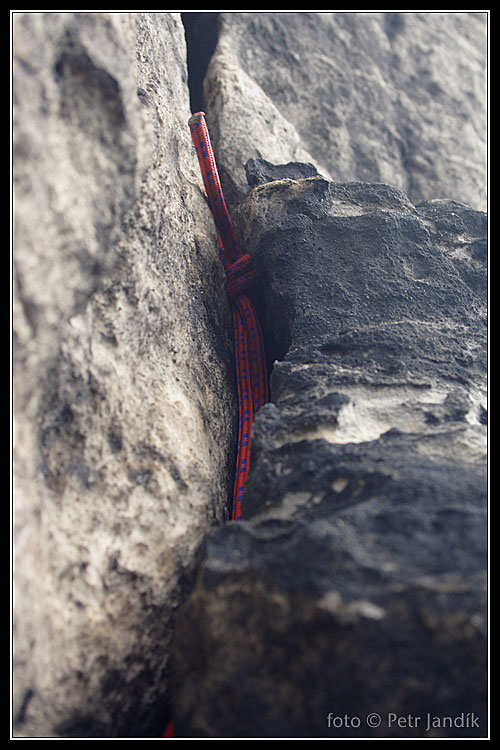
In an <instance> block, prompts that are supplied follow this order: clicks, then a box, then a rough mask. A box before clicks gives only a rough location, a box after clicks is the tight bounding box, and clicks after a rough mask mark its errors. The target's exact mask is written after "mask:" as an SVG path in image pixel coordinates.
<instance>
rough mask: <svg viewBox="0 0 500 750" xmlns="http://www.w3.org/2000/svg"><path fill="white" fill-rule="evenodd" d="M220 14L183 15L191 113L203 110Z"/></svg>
mask: <svg viewBox="0 0 500 750" xmlns="http://www.w3.org/2000/svg"><path fill="white" fill-rule="evenodd" d="M219 15H220V14H219V13H181V18H182V22H183V24H184V32H185V35H186V46H187V66H188V86H189V97H190V103H191V112H199V111H200V110H203V107H204V98H203V81H204V78H205V73H206V72H207V68H208V64H209V62H210V60H211V58H212V55H213V53H214V51H215V46H216V44H217V36H218V30H219Z"/></svg>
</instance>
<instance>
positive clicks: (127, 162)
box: [13, 13, 236, 737]
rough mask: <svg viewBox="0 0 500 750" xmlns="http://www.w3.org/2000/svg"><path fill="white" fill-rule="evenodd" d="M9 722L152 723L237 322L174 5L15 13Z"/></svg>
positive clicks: (228, 395) (221, 476) (221, 454)
mask: <svg viewBox="0 0 500 750" xmlns="http://www.w3.org/2000/svg"><path fill="white" fill-rule="evenodd" d="M13 45H14V214H15V215H14V220H15V226H14V240H15V247H14V257H13V261H14V282H15V287H14V292H15V301H14V388H15V393H14V407H15V411H14V428H15V431H14V491H15V494H14V503H15V505H14V656H13V672H14V674H13V677H14V703H13V716H14V733H15V735H16V736H28V737H33V736H77V737H84V736H102V737H106V736H108V737H120V736H121V737H127V736H137V735H139V736H160V734H161V732H162V730H163V728H164V726H165V723H166V720H167V718H168V703H167V696H168V690H169V680H168V668H169V664H168V649H169V643H170V638H171V629H172V624H171V623H172V616H173V613H174V612H175V609H176V607H177V605H178V602H179V601H180V600H182V597H183V596H184V595H185V591H186V585H187V582H188V581H189V580H190V576H191V571H192V567H193V564H194V555H195V550H196V548H197V545H198V544H199V541H200V539H201V537H202V535H203V534H204V532H205V531H206V530H207V529H208V528H210V526H211V525H212V524H213V523H214V522H220V521H221V520H224V519H225V518H226V512H227V510H226V506H227V501H228V498H229V495H230V484H231V473H232V471H233V455H234V431H235V418H236V406H235V396H234V382H233V380H234V378H233V364H232V341H231V319H230V314H229V308H228V306H227V303H226V301H225V295H224V291H223V289H224V278H223V271H222V269H221V267H220V264H219V260H218V257H217V243H216V236H215V230H214V228H213V223H212V220H211V217H210V212H209V209H208V207H207V205H206V203H205V201H204V199H203V197H202V191H203V186H202V182H201V177H200V175H199V171H198V165H197V161H196V158H195V155H194V151H193V147H192V143H191V140H190V136H189V130H188V128H187V120H188V118H189V114H190V111H189V93H188V88H187V70H186V48H185V39H184V29H183V26H182V23H181V18H180V15H179V14H175V13H145V14H141V13H138V14H136V13H132V14H128V13H124V14H108V13H33V14H32V13H20V14H18V13H16V14H15V15H14V35H13Z"/></svg>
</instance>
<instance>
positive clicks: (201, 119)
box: [189, 112, 268, 521]
mask: <svg viewBox="0 0 500 750" xmlns="http://www.w3.org/2000/svg"><path fill="white" fill-rule="evenodd" d="M189 128H190V131H191V137H192V140H193V144H194V147H195V150H196V155H197V157H198V162H199V165H200V170H201V175H202V178H203V184H204V186H205V190H206V193H207V197H208V203H209V206H210V210H211V212H212V216H213V219H214V222H215V226H216V228H217V234H218V242H219V254H220V258H221V261H222V264H223V266H224V270H225V272H226V276H227V283H226V293H227V296H228V299H229V302H230V304H231V309H232V314H233V326H234V353H235V361H236V385H237V389H238V411H239V423H238V450H237V457H236V473H235V480H234V488H233V509H232V520H233V521H241V520H242V519H243V512H242V500H243V495H244V492H245V486H246V481H247V478H248V472H249V469H250V447H251V435H252V424H253V419H254V417H255V415H256V413H257V412H258V410H259V409H260V408H261V407H262V406H263V405H264V404H265V403H266V402H267V400H268V391H267V368H266V359H265V354H264V343H263V337H262V330H261V327H260V324H259V320H258V317H257V313H256V311H255V307H254V305H253V302H252V300H251V299H250V297H249V296H248V295H247V294H246V291H247V290H248V289H249V288H250V287H251V286H254V285H255V284H256V282H257V281H258V274H257V271H256V270H255V269H254V267H253V265H252V259H251V257H250V255H248V253H243V252H242V250H241V248H240V246H239V244H238V240H237V238H236V233H235V231H234V227H233V223H232V221H231V217H230V215H229V211H228V209H227V206H226V201H225V200H224V194H223V192H222V186H221V183H220V179H219V173H218V171H217V165H216V162H215V156H214V152H213V149H212V144H211V142H210V136H209V133H208V128H207V124H206V122H205V113H204V112H196V113H195V114H193V115H192V116H191V117H190V118H189Z"/></svg>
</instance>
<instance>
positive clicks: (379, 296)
mask: <svg viewBox="0 0 500 750" xmlns="http://www.w3.org/2000/svg"><path fill="white" fill-rule="evenodd" d="M259 168H260V166H259V165H258V164H257V165H255V164H254V165H253V167H252V170H253V173H258V171H259ZM264 169H266V170H267V166H266V165H264ZM276 173H277V174H279V170H277V172H276ZM238 220H239V225H240V229H241V232H242V235H243V238H244V242H245V244H246V247H247V249H248V250H249V251H250V252H251V253H252V255H253V256H254V260H255V263H256V265H257V266H258V267H259V269H260V271H261V275H262V278H263V283H264V289H265V293H266V304H267V311H268V314H267V318H266V320H265V328H266V335H267V340H268V343H269V347H270V351H271V358H272V359H275V360H277V361H275V362H274V367H273V372H272V376H271V394H272V403H270V404H268V405H266V406H264V407H263V409H261V411H260V412H259V414H258V416H257V419H256V421H255V423H254V432H253V440H252V458H251V476H250V480H249V483H248V486H247V490H246V495H245V504H244V515H245V521H244V522H242V523H240V524H239V525H235V524H232V525H229V526H226V527H223V528H221V529H219V530H217V531H216V532H215V533H213V534H212V535H211V536H210V537H209V538H208V540H207V543H206V547H205V549H204V552H203V555H202V562H201V566H200V571H199V576H198V581H197V585H196V588H195V590H194V593H193V595H192V597H191V599H190V601H189V602H188V604H187V607H186V609H185V610H184V611H183V612H182V614H181V615H180V617H179V620H178V623H177V634H176V643H175V666H174V679H175V684H176V708H175V710H176V722H177V726H178V730H179V733H180V736H204V737H254V738H256V737H297V738H302V737H311V738H315V737H318V738H320V737H322V738H328V737H332V738H334V737H366V738H370V737H374V738H375V737H421V738H424V737H484V736H486V733H487V717H486V689H487V685H486V658H487V651H486V645H487V641H486V567H487V559H486V496H487V483H486V471H485V403H486V401H485V379H486V338H485V337H486V325H485V322H486V268H485V262H484V255H483V256H481V254H480V253H478V252H477V247H478V243H485V241H486V240H485V228H486V224H485V216H484V214H481V213H480V212H477V211H474V210H472V209H471V208H469V207H467V206H465V205H463V204H459V203H456V202H451V201H437V202H430V203H425V204H421V205H420V206H417V207H415V206H413V205H412V204H411V203H410V202H409V201H408V199H407V198H406V196H404V194H402V193H401V192H400V191H398V190H396V189H394V188H391V187H389V186H387V185H383V184H380V185H375V184H371V185H364V184H362V183H347V184H335V183H331V182H328V181H327V180H325V179H323V178H321V177H314V176H313V177H310V178H306V179H302V180H298V181H297V180H295V179H293V178H288V177H286V176H285V177H280V179H279V180H278V181H275V182H270V183H265V184H259V185H257V186H256V187H254V189H253V190H252V192H251V194H250V195H249V197H248V198H247V200H246V201H245V202H244V203H243V204H242V206H241V209H240V211H239V214H238ZM371 714H377V715H378V716H379V717H380V722H379V723H377V720H376V717H375V719H370V718H369V717H370V715H371ZM429 717H430V718H429Z"/></svg>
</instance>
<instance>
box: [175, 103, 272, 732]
mask: <svg viewBox="0 0 500 750" xmlns="http://www.w3.org/2000/svg"><path fill="white" fill-rule="evenodd" d="M188 124H189V128H190V130H191V137H192V139H193V143H194V147H195V149H196V155H197V157H198V161H199V164H200V170H201V175H202V178H203V184H204V186H205V191H206V193H207V198H208V204H209V206H210V210H211V211H212V216H213V219H214V222H215V227H216V229H217V235H218V244H219V257H220V259H221V261H222V265H223V266H224V270H225V272H226V294H227V297H228V299H229V302H230V305H231V310H232V314H233V327H234V355H235V362H236V387H237V390H238V414H239V418H238V451H237V456H236V471H235V478H234V487H233V508H232V520H233V521H241V520H242V519H243V512H242V500H243V494H244V492H245V485H246V480H247V478H248V472H249V469H250V447H251V437H252V424H253V419H254V417H255V415H256V414H257V412H258V411H259V409H260V408H261V406H263V405H264V404H265V403H266V402H267V400H268V391H267V368H266V358H265V354H264V343H263V338H262V331H261V328H260V325H259V319H258V317H257V313H256V311H255V307H254V305H253V302H252V300H251V299H250V297H249V296H248V295H247V294H246V292H247V290H249V289H250V288H251V287H252V286H254V285H255V284H256V282H257V281H258V274H257V271H256V270H255V268H254V267H253V265H252V259H251V257H250V255H248V253H243V252H242V250H241V248H240V246H239V244H238V240H237V239H236V234H235V231H234V227H233V223H232V221H231V217H230V216H229V211H228V210H227V206H226V201H225V200H224V194H223V192H222V186H221V183H220V179H219V174H218V172H217V165H216V163H215V156H214V152H213V149H212V144H211V143H210V136H209V134H208V128H207V124H206V122H205V113H204V112H196V113H195V114H194V115H192V116H191V117H190V118H189V123H188ZM163 737H175V730H174V725H173V722H172V721H170V722H169V724H168V726H167V728H166V730H165V732H164V734H163Z"/></svg>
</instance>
